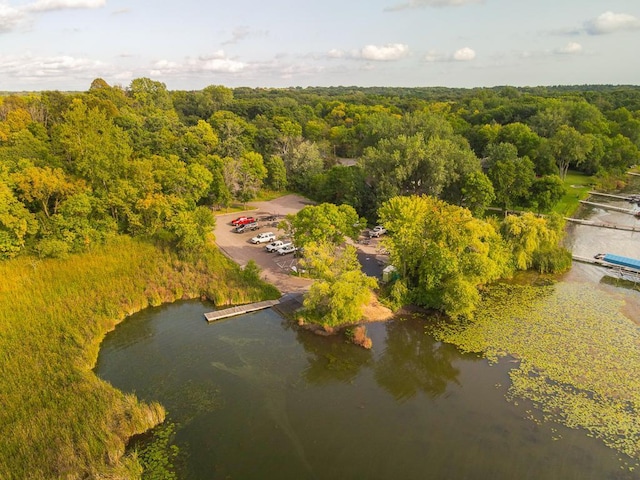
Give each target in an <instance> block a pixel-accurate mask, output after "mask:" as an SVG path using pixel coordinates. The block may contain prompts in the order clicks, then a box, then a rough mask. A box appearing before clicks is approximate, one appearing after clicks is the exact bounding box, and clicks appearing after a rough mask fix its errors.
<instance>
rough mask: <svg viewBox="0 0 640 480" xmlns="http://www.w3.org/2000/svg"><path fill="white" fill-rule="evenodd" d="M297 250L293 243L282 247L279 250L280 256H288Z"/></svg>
mask: <svg viewBox="0 0 640 480" xmlns="http://www.w3.org/2000/svg"><path fill="white" fill-rule="evenodd" d="M296 250H297V248H296V247H295V246H294V245H293V243H289V244H287V245H285V246H283V247H280V248H279V249H278V250H277V253H278V255H287V254H289V253H293V252H295V251H296Z"/></svg>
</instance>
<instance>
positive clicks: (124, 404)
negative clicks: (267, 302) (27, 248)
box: [0, 237, 279, 480]
mask: <svg viewBox="0 0 640 480" xmlns="http://www.w3.org/2000/svg"><path fill="white" fill-rule="evenodd" d="M0 279H1V280H0V406H1V408H0V436H1V438H2V442H0V478H2V479H7V480H10V479H23V478H33V479H40V478H41V479H53V478H67V479H75V478H87V477H89V478H136V477H138V476H139V475H140V468H141V467H140V463H139V462H138V461H137V459H136V458H135V457H123V454H124V447H125V443H126V442H127V440H128V439H129V438H130V437H131V436H132V435H134V434H136V433H140V432H143V431H145V430H147V429H149V428H151V427H153V426H154V425H156V424H158V423H159V422H161V421H162V420H163V419H164V414H165V412H164V409H163V407H162V406H161V405H158V404H143V403H141V402H139V401H138V400H137V399H136V398H135V397H134V396H132V395H125V394H124V393H122V392H120V391H118V390H116V389H115V388H113V387H112V386H111V385H109V384H108V383H106V382H104V381H102V380H100V379H99V378H97V377H96V376H95V374H94V373H93V372H92V371H91V369H92V367H93V365H94V364H95V361H96V359H97V355H98V349H99V345H100V342H101V340H102V338H103V337H104V335H105V334H106V332H108V331H109V330H112V329H113V328H114V327H115V325H116V324H117V323H118V322H119V321H121V320H122V319H123V318H125V317H126V316H127V315H129V314H132V313H134V312H137V311H139V310H141V309H143V308H145V307H147V306H149V305H157V304H160V303H164V302H172V301H175V300H177V299H187V298H200V297H207V298H209V299H210V300H212V301H213V302H214V303H216V304H218V305H225V304H234V303H243V302H249V301H256V300H263V299H265V298H277V296H278V295H279V292H278V291H277V290H276V289H275V288H274V287H271V286H269V285H266V284H263V283H262V282H260V280H259V279H258V280H256V279H248V278H246V276H243V275H242V271H241V270H240V269H239V267H238V266H237V265H235V264H233V263H231V262H230V261H229V260H227V259H226V258H225V257H224V256H222V255H221V254H220V253H219V252H218V251H217V250H215V249H214V248H211V249H208V250H206V251H205V252H201V253H200V254H199V255H198V256H195V255H194V256H193V257H192V258H178V257H177V256H176V255H175V254H173V253H170V252H167V251H164V250H161V249H160V248H157V247H155V246H153V245H150V244H146V243H142V242H138V241H134V240H131V239H129V238H125V237H121V238H117V239H115V240H113V241H112V242H110V243H109V244H108V245H105V246H104V247H101V248H99V249H94V250H93V251H91V252H88V253H85V254H82V255H75V256H70V257H69V258H67V259H63V260H35V259H33V258H24V257H23V258H18V259H14V260H11V261H6V262H1V263H0Z"/></svg>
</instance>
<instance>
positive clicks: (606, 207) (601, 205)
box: [580, 200, 638, 215]
mask: <svg viewBox="0 0 640 480" xmlns="http://www.w3.org/2000/svg"><path fill="white" fill-rule="evenodd" d="M580 203H582V204H584V205H591V206H593V207H600V208H604V209H605V210H613V211H614V212H622V213H628V214H629V215H635V214H636V213H638V210H631V209H629V208H622V207H614V206H612V205H606V204H604V203H595V202H587V201H586V200H580Z"/></svg>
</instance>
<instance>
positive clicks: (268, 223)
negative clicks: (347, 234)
mask: <svg viewBox="0 0 640 480" xmlns="http://www.w3.org/2000/svg"><path fill="white" fill-rule="evenodd" d="M312 204H313V203H312V202H311V201H310V200H308V199H306V198H303V197H300V196H298V195H285V196H284V197H280V198H277V199H275V200H271V201H269V202H255V203H251V205H250V206H249V208H248V209H247V210H246V211H243V212H233V213H229V214H223V215H218V216H216V228H215V236H216V244H217V245H218V247H220V249H221V250H222V251H223V252H224V253H225V254H226V255H227V256H229V257H230V258H231V259H233V260H234V261H235V262H236V263H238V264H239V265H241V266H244V265H246V264H247V262H248V261H249V260H254V261H255V262H256V263H257V264H258V265H259V266H260V268H261V269H262V276H263V278H264V279H265V280H266V281H268V282H269V283H272V284H274V285H275V286H276V287H278V289H280V291H281V292H282V293H292V292H304V291H305V290H307V289H308V288H309V286H310V285H311V283H313V280H311V279H308V278H301V277H298V276H296V275H292V274H291V273H292V267H295V266H296V265H297V258H296V257H295V256H294V255H293V254H289V255H278V254H277V253H269V252H267V251H266V250H265V248H264V247H265V245H266V244H264V243H263V244H257V245H254V244H252V243H251V242H250V239H251V238H252V237H254V236H256V235H257V234H258V233H263V232H273V233H274V234H275V235H276V237H277V238H278V239H286V237H285V232H284V231H282V230H280V229H278V228H277V224H278V223H279V221H280V220H282V219H283V218H284V217H285V216H286V215H288V214H290V213H297V212H298V211H299V210H301V209H302V208H303V207H304V206H306V205H312ZM241 216H251V217H254V218H256V219H258V221H259V228H258V229H257V230H253V231H251V230H248V231H245V232H243V233H235V232H234V227H233V226H232V225H231V220H233V219H234V218H237V217H241ZM273 216H276V217H277V220H262V221H261V220H260V219H265V218H266V217H273ZM356 247H357V248H358V257H359V259H360V262H361V263H362V265H363V270H364V271H365V272H366V273H367V274H368V275H372V276H377V277H380V275H381V272H382V263H383V261H384V256H383V255H381V254H380V253H379V249H378V239H376V238H374V239H371V241H370V242H369V243H368V244H356Z"/></svg>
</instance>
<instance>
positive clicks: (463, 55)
mask: <svg viewBox="0 0 640 480" xmlns="http://www.w3.org/2000/svg"><path fill="white" fill-rule="evenodd" d="M475 58H476V52H475V50H473V49H472V48H469V47H464V48H460V49H458V50H456V51H455V52H453V53H441V52H438V51H436V50H429V51H428V52H427V54H426V55H425V56H424V60H425V62H429V63H434V62H470V61H471V60H473V59H475Z"/></svg>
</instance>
